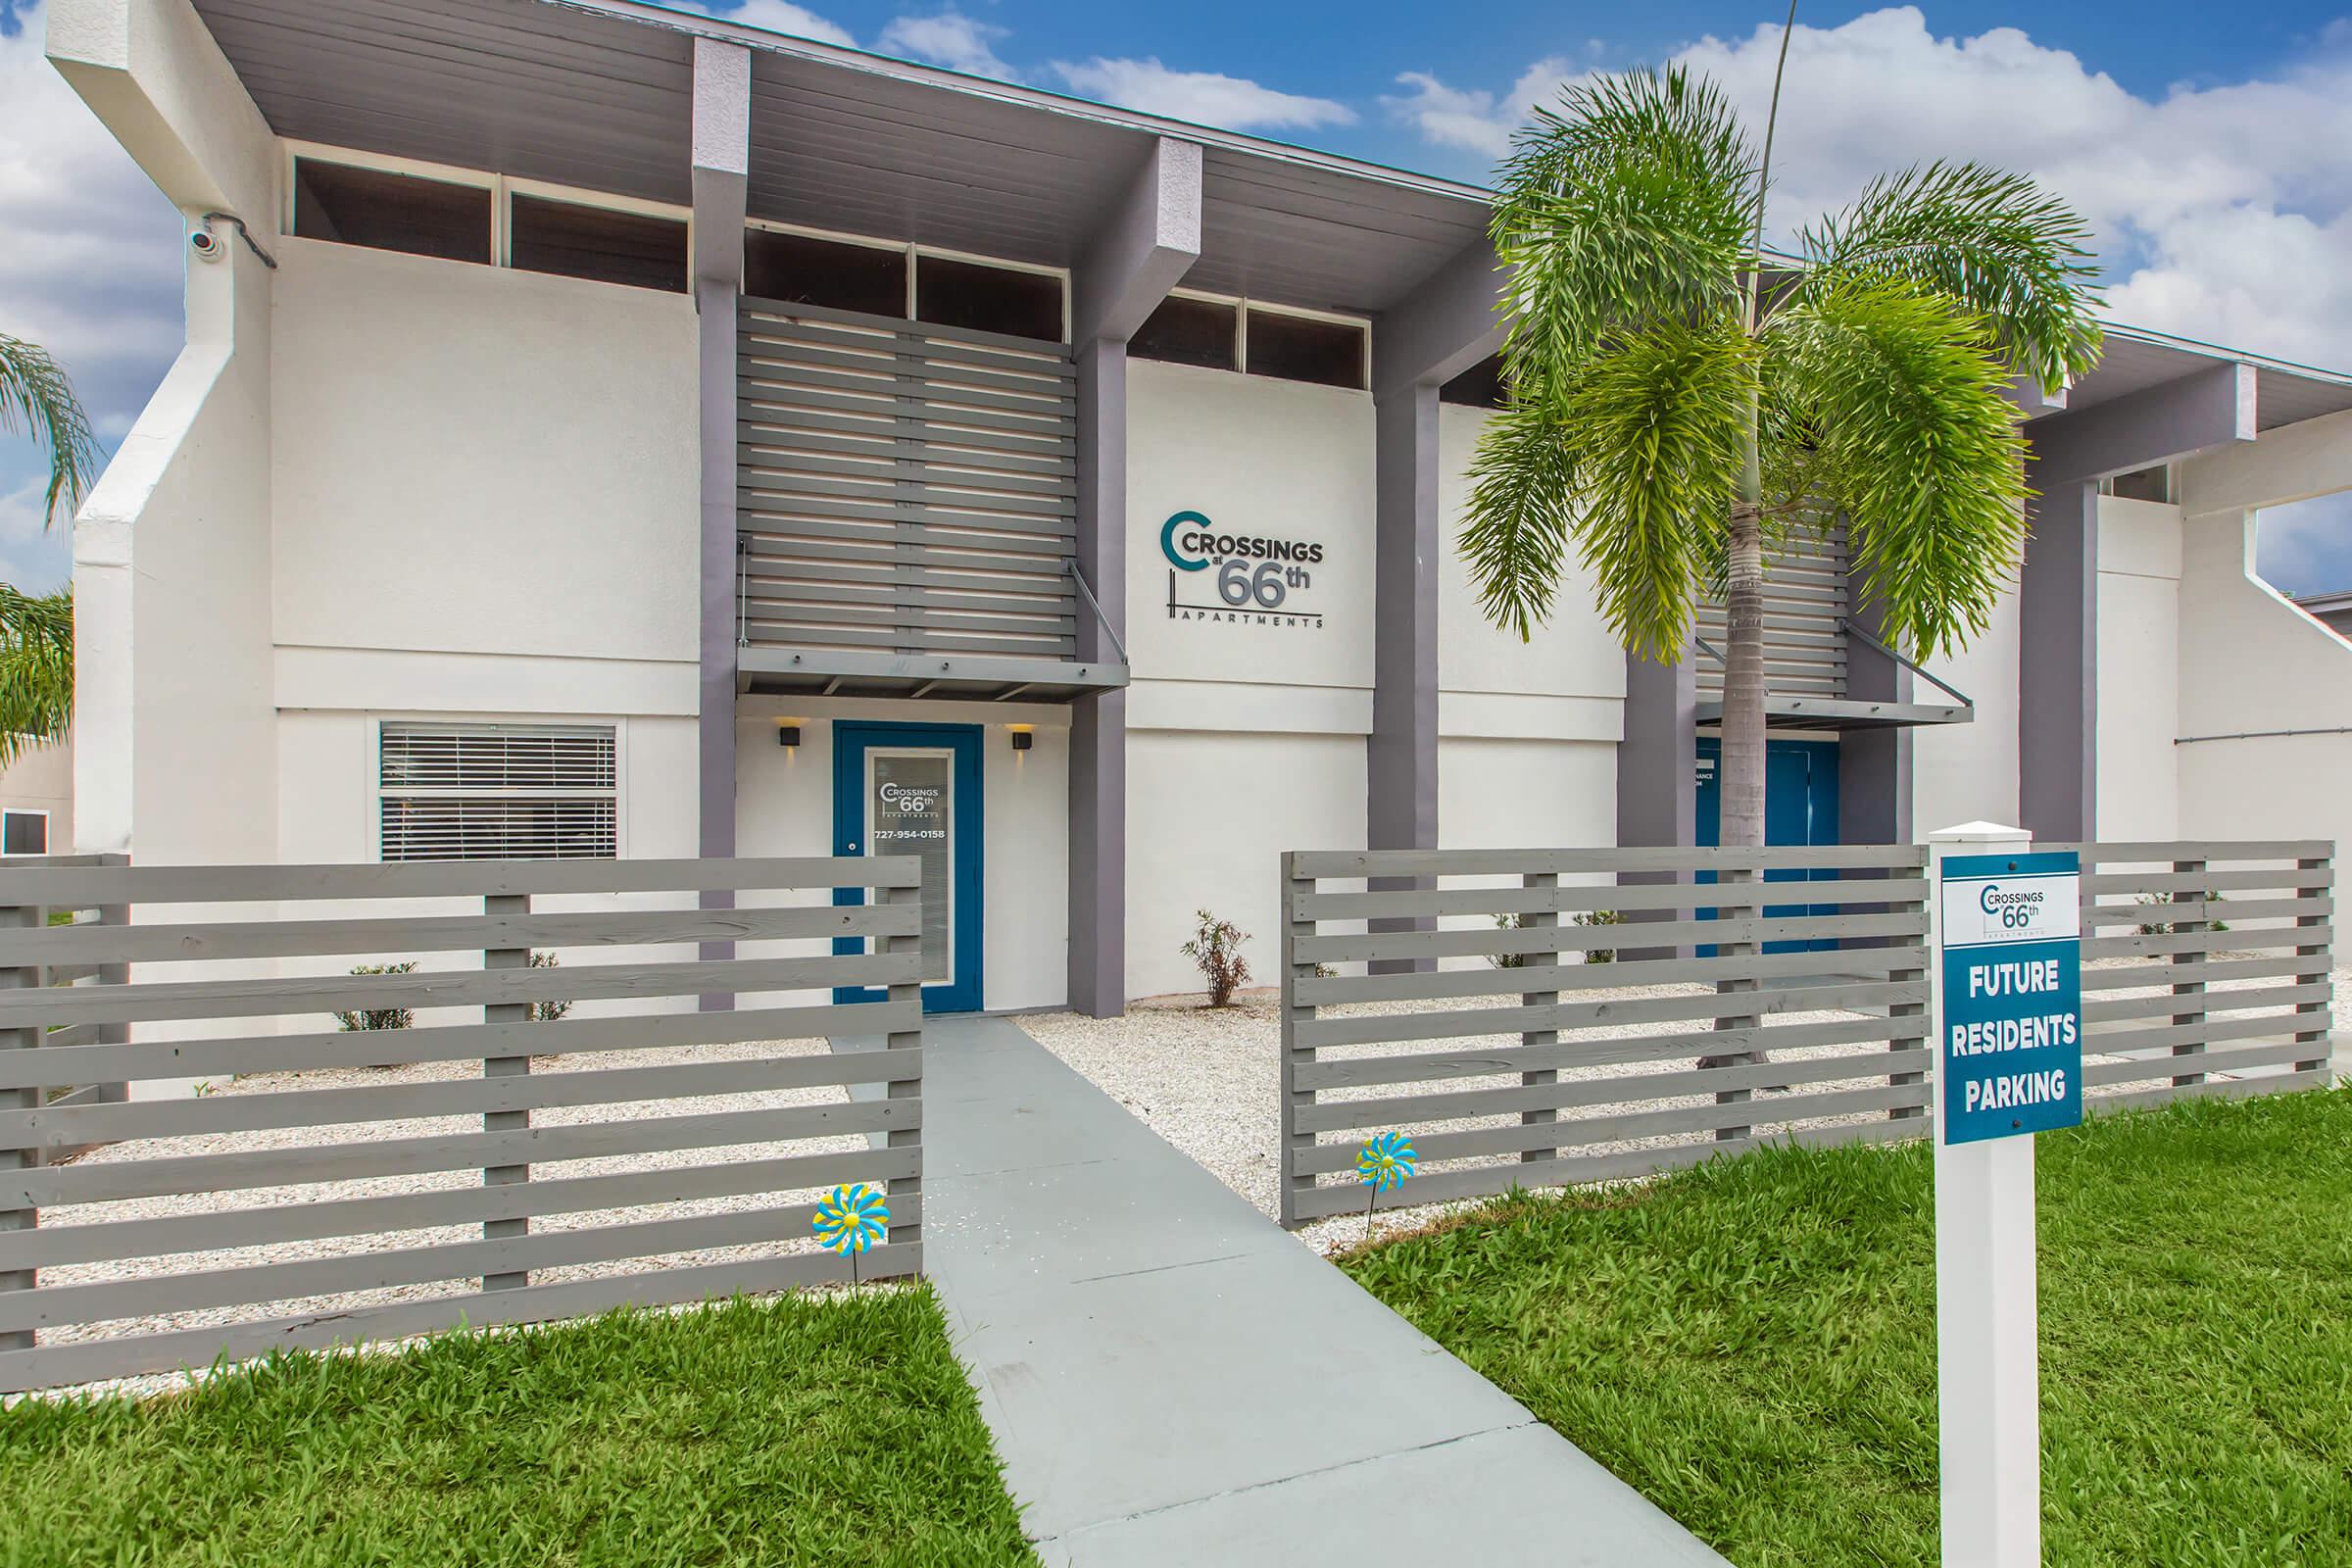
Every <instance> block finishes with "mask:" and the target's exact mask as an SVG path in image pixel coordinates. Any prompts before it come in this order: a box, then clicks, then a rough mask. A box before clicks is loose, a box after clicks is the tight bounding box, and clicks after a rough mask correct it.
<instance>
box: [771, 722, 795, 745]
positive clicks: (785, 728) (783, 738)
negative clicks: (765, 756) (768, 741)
mask: <svg viewBox="0 0 2352 1568" xmlns="http://www.w3.org/2000/svg"><path fill="white" fill-rule="evenodd" d="M776 744H777V745H778V746H786V747H791V746H798V745H800V744H801V726H800V725H798V724H779V725H777V726H776Z"/></svg>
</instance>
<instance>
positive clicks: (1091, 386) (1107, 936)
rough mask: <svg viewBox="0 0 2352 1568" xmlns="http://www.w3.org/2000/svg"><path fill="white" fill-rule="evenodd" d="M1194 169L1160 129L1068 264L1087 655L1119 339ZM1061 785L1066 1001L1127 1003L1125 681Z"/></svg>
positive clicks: (1122, 384)
mask: <svg viewBox="0 0 2352 1568" xmlns="http://www.w3.org/2000/svg"><path fill="white" fill-rule="evenodd" d="M1200 257H1201V148H1200V146H1199V145H1198V144H1196V143H1193V142H1187V141H1177V140H1173V139H1171V138H1168V137H1165V136H1163V137H1160V138H1158V139H1157V140H1156V141H1155V142H1154V143H1153V144H1152V150H1151V152H1150V153H1149V155H1147V157H1146V158H1145V160H1144V164H1143V167H1142V168H1141V169H1140V170H1138V171H1137V172H1136V175H1135V178H1134V179H1133V180H1132V181H1131V182H1130V183H1129V185H1128V187H1127V190H1126V192H1125V194H1124V195H1123V196H1122V197H1121V198H1120V200H1119V202H1118V204H1117V205H1116V206H1115V207H1114V208H1113V209H1112V210H1111V213H1110V216H1109V217H1108V219H1107V220H1106V221H1104V222H1103V227H1102V229H1101V231H1100V232H1098V233H1097V234H1096V235H1095V237H1094V239H1093V241H1092V242H1091V243H1090V244H1089V245H1088V247H1087V251H1086V255H1085V259H1084V260H1083V261H1082V262H1081V263H1080V264H1079V266H1078V267H1077V268H1076V269H1075V270H1073V271H1072V273H1071V277H1070V305H1071V328H1072V330H1071V341H1072V343H1073V344H1074V345H1075V357H1076V361H1077V370H1078V536H1077V565H1078V570H1079V572H1080V573H1081V574H1082V575H1083V576H1084V577H1085V579H1086V583H1087V586H1088V587H1089V588H1090V589H1092V590H1093V593H1094V596H1095V602H1096V604H1097V605H1098V606H1100V613H1099V614H1094V615H1081V616H1079V618H1078V628H1077V656H1078V658H1079V659H1080V660H1081V661H1083V662H1092V663H1096V664H1102V663H1105V662H1113V661H1118V659H1119V654H1118V646H1117V645H1118V644H1119V643H1121V642H1123V641H1124V639H1125V637H1126V634H1127V340H1128V338H1130V337H1132V336H1133V335H1134V334H1135V332H1136V330H1137V329H1138V328H1140V327H1141V326H1142V325H1143V324H1144V321H1145V319H1147V318H1149V317H1150V316H1151V314H1152V311H1153V310H1155V309H1156V308H1157V307H1158V305H1159V302H1160V301H1161V300H1162V299H1164V298H1165V297H1166V295H1167V292H1168V290H1169V289H1170V288H1172V287H1174V286H1175V283H1176V281H1177V279H1179V278H1181V277H1182V276H1183V275H1184V274H1185V272H1186V270H1188V269H1190V268H1191V267H1192V265H1193V263H1195V262H1196V261H1198V260H1200ZM1121 684H1122V685H1123V684H1124V682H1123V681H1122V682H1121ZM1069 790H1070V862H1069V934H1070V935H1069V942H1070V947H1069V1005H1070V1008H1071V1010H1072V1011H1075V1012H1079V1013H1082V1014H1084V1015H1086V1016H1088V1017H1094V1018H1106V1017H1113V1016H1116V1015H1117V1014H1119V1013H1121V1012H1124V1011H1125V1010H1126V1007H1127V694H1126V693H1125V691H1123V690H1119V689H1115V688H1113V689H1106V690H1103V692H1101V693H1099V694H1098V695H1095V696H1091V697H1082V698H1080V699H1079V700H1078V702H1077V703H1076V704H1075V706H1074V707H1073V709H1072V711H1071V714H1070V780H1069Z"/></svg>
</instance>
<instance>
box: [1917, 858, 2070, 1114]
mask: <svg viewBox="0 0 2352 1568" xmlns="http://www.w3.org/2000/svg"><path fill="white" fill-rule="evenodd" d="M2081 890H2082V865H2081V862H2080V860H2079V858H2077V857H2076V856H2075V855H2073V854H2072V853H2045V854H2039V855H2034V854H2020V855H1953V856H1946V857H1945V858H1944V859H1943V870H1942V886H1941V888H1940V889H1939V891H1938V901H1939V902H1938V903H1937V906H1936V909H1937V914H1938V918H1939V924H1940V930H1941V935H1942V945H1943V970H1942V973H1941V975H1940V976H1938V979H1939V980H1940V982H1941V986H1942V1003H1943V1008H1942V1021H1943V1030H1942V1038H1941V1039H1940V1040H1938V1041H1937V1043H1936V1050H1937V1052H1938V1054H1939V1056H1940V1061H1941V1067H1942V1082H1941V1084H1940V1086H1939V1087H1938V1090H1937V1094H1938V1097H1939V1103H1940V1105H1941V1110H1940V1116H1941V1121H1942V1127H1943V1141H1944V1142H1945V1143H1947V1144H1970V1143H1979V1142H1982V1141H1983V1140H1985V1139H1987V1138H2009V1137H2014V1136H2016V1135H2019V1134H2023V1133H2037V1132H2044V1131H2047V1130H2048V1129H2050V1128H2053V1127H2072V1126H2074V1125H2075V1124H2076V1123H2078V1122H2080V1121H2081V1120H2082V892H2081Z"/></svg>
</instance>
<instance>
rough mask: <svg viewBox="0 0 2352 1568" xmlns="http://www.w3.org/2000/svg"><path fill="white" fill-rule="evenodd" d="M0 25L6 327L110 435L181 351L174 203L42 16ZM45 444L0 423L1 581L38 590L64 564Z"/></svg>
mask: <svg viewBox="0 0 2352 1568" xmlns="http://www.w3.org/2000/svg"><path fill="white" fill-rule="evenodd" d="M15 17H16V21H17V23H18V28H17V30H16V31H15V32H14V33H11V34H8V35H5V36H0V228H5V230H6V232H7V233H8V235H9V236H10V238H9V243H7V244H6V245H0V332H5V333H7V334H9V335H10V336H12V337H20V338H25V339H27V340H28V341H31V342H34V343H38V344H40V345H41V346H42V347H43V348H46V349H47V350H48V351H49V352H50V353H51V354H53V355H55V356H56V358H57V360H58V363H59V364H61V365H63V366H64V367H65V368H66V373H67V374H68V375H69V376H70V377H72V379H73V388H74V392H75V393H76V395H77V396H79V397H80V399H81V402H82V406H83V407H84V408H86V409H87V410H88V411H89V415H90V422H91V423H92V424H93V425H94V426H95V427H96V428H97V430H98V433H99V436H100V439H101V440H103V441H104V442H106V443H107V444H108V445H109V446H110V447H111V446H112V445H113V444H114V443H115V442H116V441H118V440H120V439H121V438H122V436H123V432H124V431H126V430H128V429H129V428H130V425H131V421H132V420H134V419H136V418H137V417H138V413H139V410H140V409H141V408H143V407H145V405H146V402H147V399H148V397H149V395H150V394H152V393H153V392H154V391H155V386H156V383H157V382H158V381H160V380H162V379H163V374H164V371H165V370H166V369H168V368H170V367H171V364H172V358H173V356H175V355H176V354H177V353H178V352H179V345H180V339H181V337H182V333H181V330H180V285H181V268H182V262H181V246H180V227H179V215H178V214H177V213H175V212H173V211H172V207H171V205H170V204H169V203H167V202H166V201H165V200H164V198H163V196H162V194H161V193H160V192H158V191H157V190H156V188H155V186H154V185H153V184H152V183H151V182H150V181H149V180H148V178H147V176H146V175H145V174H143V173H141V172H139V170H138V167H137V166H136V165H135V164H133V163H132V162H131V161H130V158H129V155H127V154H126V153H124V152H123V150H122V148H121V147H119V146H117V145H116V143H115V140H114V138H113V137H112V136H110V135H108V134H107V132H106V129H105V127H104V126H102V125H100V124H99V123H98V120H97V117H96V116H94V115H92V114H91V113H90V112H89V110H88V109H87V108H85V107H84V106H83V104H82V102H81V100H80V99H79V98H78V97H76V96H74V93H73V89H72V88H71V87H68V86H67V85H66V83H65V79H64V78H63V77H61V76H60V75H58V73H57V72H56V70H55V69H54V68H53V67H52V66H51V65H50V64H49V62H48V61H47V60H46V59H44V58H43V57H42V54H41V39H42V35H43V33H44V31H45V29H46V18H45V16H44V15H43V12H42V10H41V9H40V8H38V7H33V8H28V9H24V10H20V11H18V12H17V13H16V14H15ZM48 474H49V465H48V457H47V454H46V453H45V452H44V451H42V450H40V449H37V448H36V447H35V446H34V445H33V443H32V442H31V441H30V440H29V439H27V438H26V437H25V436H24V435H23V434H18V435H15V436H6V435H0V582H9V583H14V584H16V585H17V586H19V587H22V588H25V589H29V590H32V591H35V592H40V591H45V590H47V589H50V588H55V587H57V586H59V585H60V584H62V583H63V582H65V580H66V578H67V576H68V575H69V573H70V571H71V561H72V535H71V530H70V529H68V528H66V527H64V526H62V525H61V526H58V527H55V528H47V527H44V526H43V524H44V522H45V520H46V519H45V516H44V513H43V508H42V505H41V503H42V497H43V492H44V491H45V490H46V488H47V485H48Z"/></svg>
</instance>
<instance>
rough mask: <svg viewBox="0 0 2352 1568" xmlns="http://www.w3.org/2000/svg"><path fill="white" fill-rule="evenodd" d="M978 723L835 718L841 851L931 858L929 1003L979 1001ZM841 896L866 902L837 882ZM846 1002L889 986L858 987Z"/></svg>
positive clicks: (855, 940)
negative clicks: (865, 720)
mask: <svg viewBox="0 0 2352 1568" xmlns="http://www.w3.org/2000/svg"><path fill="white" fill-rule="evenodd" d="M980 846H981V800H980V726H979V725H977V724H873V723H862V722H854V721H846V720H845V721H843V722H840V723H836V724H835V725H834V726H833V849H834V852H835V853H836V854H839V855H911V856H913V857H914V858H916V859H918V860H920V861H922V862H923V1010H924V1011H925V1012H975V1011H977V1010H979V1007H980V933H981V930H982V918H981V915H982V911H981V907H980V885H981V884H980ZM833 899H834V902H835V903H836V904H861V903H863V902H864V900H865V893H864V891H863V890H862V889H859V888H842V889H837V890H836V891H835V893H834V895H833ZM865 946H866V943H865V939H864V938H862V937H843V938H838V939H836V940H835V942H834V944H833V951H834V952H836V953H858V952H862V951H864V949H865ZM833 995H834V999H835V1000H836V1001H840V1002H864V1001H873V1000H876V999H878V998H880V997H881V996H882V992H881V991H879V990H875V989H867V988H861V987H856V986H848V987H842V988H840V989H838V990H836V991H835V992H834V994H833Z"/></svg>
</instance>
